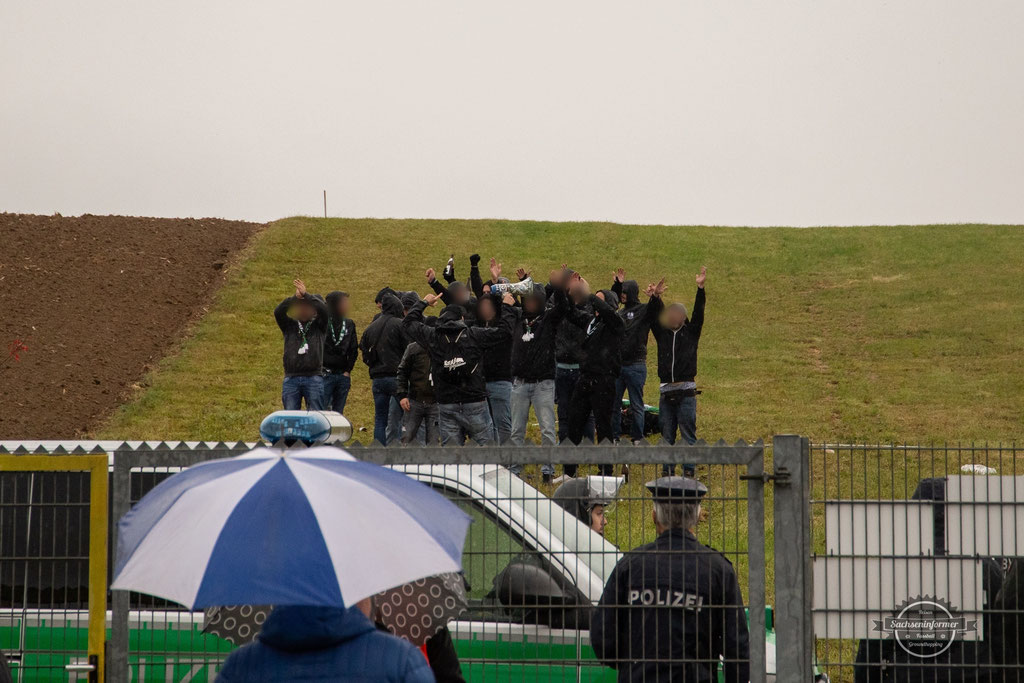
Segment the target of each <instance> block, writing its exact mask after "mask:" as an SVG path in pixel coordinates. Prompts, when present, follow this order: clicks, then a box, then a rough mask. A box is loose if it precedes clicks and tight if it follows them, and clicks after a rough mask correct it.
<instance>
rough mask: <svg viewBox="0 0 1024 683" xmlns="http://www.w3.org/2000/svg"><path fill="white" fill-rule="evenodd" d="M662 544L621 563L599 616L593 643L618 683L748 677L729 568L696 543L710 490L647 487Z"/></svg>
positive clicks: (740, 613)
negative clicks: (719, 673) (703, 504)
mask: <svg viewBox="0 0 1024 683" xmlns="http://www.w3.org/2000/svg"><path fill="white" fill-rule="evenodd" d="M647 488H648V490H650V492H651V495H652V497H653V498H654V513H653V517H654V526H655V528H656V529H657V531H658V538H657V539H655V541H654V542H653V543H648V544H647V545H643V546H640V547H639V548H636V549H634V550H632V551H630V552H628V553H626V555H625V556H624V557H623V558H622V559H621V560H620V561H619V563H618V565H617V566H616V567H615V570H614V571H613V572H612V574H611V576H610V577H609V578H608V583H607V585H605V588H604V594H603V595H602V596H601V600H600V602H599V603H598V606H597V608H596V609H595V611H594V616H593V618H592V620H591V625H590V642H591V644H592V645H593V647H594V652H596V653H597V657H598V659H600V660H601V661H602V662H603V663H604V664H606V665H608V666H610V667H612V668H614V669H618V672H619V681H620V682H622V683H625V682H626V681H632V682H635V683H641V682H644V683H651V682H653V681H666V682H667V681H687V682H690V681H714V680H716V679H717V670H718V666H719V662H720V658H721V659H724V669H725V671H724V673H725V679H724V680H725V681H727V683H738V682H739V681H748V680H749V679H750V663H749V660H748V657H749V650H748V640H747V621H746V615H745V612H744V608H743V596H742V595H741V594H740V586H739V583H738V581H737V580H736V572H735V571H734V570H733V568H732V565H731V564H730V563H729V561H728V560H727V559H725V557H724V556H723V555H722V554H721V553H719V552H718V551H716V550H714V549H712V548H709V547H707V546H705V545H703V544H701V543H700V542H698V541H697V538H696V537H695V536H694V533H693V532H694V530H695V529H696V526H697V520H698V518H699V517H700V505H701V499H702V498H703V497H704V494H706V493H707V487H705V486H704V485H703V484H701V483H700V482H698V481H696V480H694V479H688V478H686V477H661V478H660V479H655V480H654V481H652V482H649V483H648V484H647Z"/></svg>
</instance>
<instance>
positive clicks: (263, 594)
mask: <svg viewBox="0 0 1024 683" xmlns="http://www.w3.org/2000/svg"><path fill="white" fill-rule="evenodd" d="M469 523H470V518H469V516H468V515H466V514H465V513H464V512H462V511H461V510H459V509H458V508H457V507H456V506H455V505H453V504H452V503H451V502H449V501H448V500H446V499H445V498H444V496H442V495H440V494H438V493H437V492H435V491H433V490H432V489H431V488H430V487H429V486H427V485H426V484H423V483H420V482H418V481H416V480H415V479H413V478H412V477H409V476H407V475H405V474H403V473H401V472H396V471H394V470H390V469H387V468H384V467H381V466H379V465H375V464H373V463H368V462H359V461H358V460H356V459H354V458H353V457H352V456H350V455H349V454H347V453H345V452H344V451H341V450H339V449H336V448H329V447H320V448H310V449H308V450H304V451H291V452H287V453H283V452H281V451H275V450H271V449H269V448H259V449H257V450H254V451H252V452H251V453H247V454H246V455H243V456H239V457H237V458H230V459H226V460H214V461H211V462H206V463H202V464H199V465H195V466H193V467H189V468H188V469H187V470H184V471H183V472H181V473H179V474H175V475H174V476H172V477H169V478H168V479H167V480H165V481H163V482H162V483H161V484H160V485H159V486H157V487H156V488H154V489H153V490H152V491H151V492H149V493H148V494H147V495H146V496H145V497H144V498H143V499H142V500H141V501H139V503H138V504H137V505H135V507H133V508H132V509H131V511H130V512H129V513H128V514H126V515H125V516H124V517H123V518H122V519H121V521H120V522H119V524H118V543H117V560H116V562H115V578H114V583H113V586H112V587H113V588H115V589H120V590H133V591H138V592H141V593H148V594H150V595H156V596H159V597H162V598H166V599H168V600H173V601H174V602H178V603H181V604H183V605H186V606H188V607H190V608H192V609H197V608H202V607H209V606H216V605H321V606H345V605H353V604H355V603H356V602H358V601H359V600H361V599H363V598H365V597H368V596H370V595H373V594H374V593H377V592H380V591H382V590H386V589H388V588H393V587H395V586H399V585H401V584H404V583H407V582H409V581H414V580H416V579H419V578H422V577H424V576H431V575H434V574H440V573H442V572H451V571H461V569H462V546H463V543H464V542H465V539H466V530H467V529H468V528H469Z"/></svg>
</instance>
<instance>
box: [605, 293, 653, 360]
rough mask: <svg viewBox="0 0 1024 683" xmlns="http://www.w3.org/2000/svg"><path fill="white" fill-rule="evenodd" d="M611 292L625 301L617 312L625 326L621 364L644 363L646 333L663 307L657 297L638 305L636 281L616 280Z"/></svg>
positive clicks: (645, 358)
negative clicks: (622, 297)
mask: <svg viewBox="0 0 1024 683" xmlns="http://www.w3.org/2000/svg"><path fill="white" fill-rule="evenodd" d="M612 291H613V292H615V293H616V294H620V295H625V299H626V302H625V303H624V304H623V308H622V310H621V311H619V317H620V318H622V322H623V323H625V325H626V328H625V334H624V336H623V338H622V364H623V365H633V364H635V363H646V362H647V337H648V333H649V332H650V331H651V325H652V324H654V323H655V322H657V320H658V316H659V315H660V314H661V311H662V309H663V308H664V307H665V306H664V304H663V303H662V302H661V299H660V298H657V297H652V298H651V300H650V301H649V302H648V303H646V304H643V303H640V285H639V284H637V281H636V280H626V281H625V282H619V281H618V280H616V281H615V284H613V285H612Z"/></svg>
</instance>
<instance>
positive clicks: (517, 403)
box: [509, 379, 558, 474]
mask: <svg viewBox="0 0 1024 683" xmlns="http://www.w3.org/2000/svg"><path fill="white" fill-rule="evenodd" d="M531 405H532V406H533V412H534V414H535V415H536V416H537V424H538V426H540V440H541V443H542V444H543V445H545V446H554V445H555V439H556V438H557V437H558V432H557V431H556V430H555V380H553V379H544V380H541V381H539V382H524V381H523V380H521V379H517V380H515V381H514V382H513V383H512V443H513V444H514V445H516V446H522V445H523V442H524V441H525V439H526V423H527V422H528V421H529V419H530V406H531ZM509 469H511V470H512V471H513V472H515V473H517V474H518V473H519V472H520V471H521V470H522V466H520V465H512V466H511V467H510V468H509ZM540 471H541V472H542V473H543V474H554V473H555V468H554V467H552V466H551V465H541V468H540Z"/></svg>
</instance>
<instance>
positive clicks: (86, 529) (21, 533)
mask: <svg viewBox="0 0 1024 683" xmlns="http://www.w3.org/2000/svg"><path fill="white" fill-rule="evenodd" d="M107 462H108V459H107V456H106V455H105V454H104V455H0V557H2V558H3V564H2V565H0V604H2V605H4V607H3V608H2V609H0V650H2V651H3V653H4V654H5V655H6V657H7V658H8V662H9V664H10V666H11V669H12V674H13V676H14V680H15V681H17V682H28V681H60V680H64V681H102V680H104V678H103V650H104V641H105V636H106V611H107V528H108V526H107V524H108V507H107V505H108V500H107ZM71 529H74V530H75V531H76V533H69V530H71Z"/></svg>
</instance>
